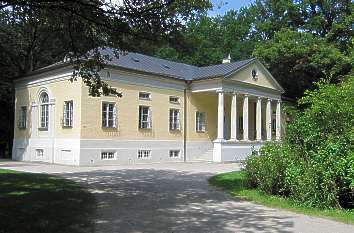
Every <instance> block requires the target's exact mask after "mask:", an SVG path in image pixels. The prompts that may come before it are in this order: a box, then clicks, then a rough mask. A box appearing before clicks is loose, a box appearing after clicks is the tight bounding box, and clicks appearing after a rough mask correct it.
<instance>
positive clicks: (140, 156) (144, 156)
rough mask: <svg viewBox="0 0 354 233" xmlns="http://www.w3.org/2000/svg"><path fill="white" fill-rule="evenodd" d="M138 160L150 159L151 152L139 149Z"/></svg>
mask: <svg viewBox="0 0 354 233" xmlns="http://www.w3.org/2000/svg"><path fill="white" fill-rule="evenodd" d="M137 158H138V159H151V150H149V149H139V150H138V153H137Z"/></svg>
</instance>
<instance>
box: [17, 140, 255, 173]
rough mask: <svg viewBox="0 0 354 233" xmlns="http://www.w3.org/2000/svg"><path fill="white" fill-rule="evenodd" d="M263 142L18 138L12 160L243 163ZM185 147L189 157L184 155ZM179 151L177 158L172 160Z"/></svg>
mask: <svg viewBox="0 0 354 233" xmlns="http://www.w3.org/2000/svg"><path fill="white" fill-rule="evenodd" d="M260 146H261V143H257V142H231V141H219V142H218V141H214V142H211V141H187V142H186V145H184V143H183V141H177V140H107V139H78V138H71V139H61V138H50V137H48V138H32V139H28V140H25V139H15V140H14V145H13V159H14V160H19V161H37V162H47V163H55V164H65V165H74V166H96V165H114V164H140V163H158V162H183V161H185V160H186V161H214V162H224V161H234V162H235V161H242V160H245V159H246V158H247V157H248V156H249V155H250V154H251V153H252V150H259V148H260ZM184 147H186V151H187V153H186V157H185V156H184V153H185V151H184ZM138 150H150V151H151V156H150V157H149V158H138ZM170 150H178V151H179V156H178V157H170ZM102 152H114V153H115V156H114V159H107V160H105V159H102V158H101V153H102Z"/></svg>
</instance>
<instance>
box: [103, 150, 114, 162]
mask: <svg viewBox="0 0 354 233" xmlns="http://www.w3.org/2000/svg"><path fill="white" fill-rule="evenodd" d="M100 158H101V160H116V159H117V152H116V151H101V157H100Z"/></svg>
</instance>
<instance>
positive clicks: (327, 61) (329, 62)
mask: <svg viewBox="0 0 354 233" xmlns="http://www.w3.org/2000/svg"><path fill="white" fill-rule="evenodd" d="M253 56H255V57H257V58H259V59H260V60H261V61H263V62H264V63H265V64H266V65H267V66H268V68H269V70H270V72H271V73H272V74H273V75H274V76H275V77H277V80H278V81H279V83H280V84H281V85H282V86H283V87H284V88H285V90H286V92H287V96H290V97H295V98H298V97H301V96H303V94H304V91H305V90H306V89H314V83H315V82H318V81H319V80H321V79H326V80H329V81H332V82H338V80H340V79H341V78H342V77H343V76H344V75H347V74H348V72H349V71H350V70H351V68H352V64H351V59H350V58H349V57H347V56H345V55H344V54H342V53H341V52H340V50H339V49H338V48H336V47H335V46H334V45H333V44H330V43H328V42H326V41H325V39H323V38H320V37H316V36H314V35H312V34H310V33H304V32H295V31H291V30H289V29H282V30H281V31H279V32H277V33H275V34H274V37H273V38H272V39H270V40H268V41H266V42H265V43H260V44H258V45H257V46H256V48H255V50H254V51H253Z"/></svg>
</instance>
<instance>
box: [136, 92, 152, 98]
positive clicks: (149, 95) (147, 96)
mask: <svg viewBox="0 0 354 233" xmlns="http://www.w3.org/2000/svg"><path fill="white" fill-rule="evenodd" d="M144 95H146V96H144ZM139 99H140V100H151V93H150V92H144V91H140V92H139Z"/></svg>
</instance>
